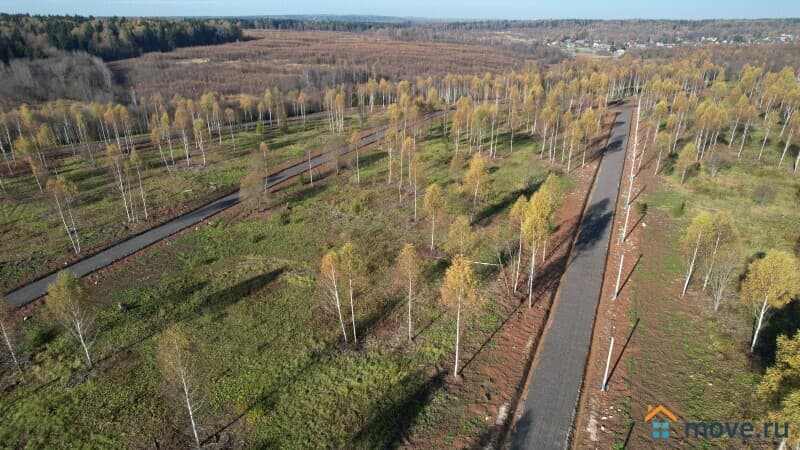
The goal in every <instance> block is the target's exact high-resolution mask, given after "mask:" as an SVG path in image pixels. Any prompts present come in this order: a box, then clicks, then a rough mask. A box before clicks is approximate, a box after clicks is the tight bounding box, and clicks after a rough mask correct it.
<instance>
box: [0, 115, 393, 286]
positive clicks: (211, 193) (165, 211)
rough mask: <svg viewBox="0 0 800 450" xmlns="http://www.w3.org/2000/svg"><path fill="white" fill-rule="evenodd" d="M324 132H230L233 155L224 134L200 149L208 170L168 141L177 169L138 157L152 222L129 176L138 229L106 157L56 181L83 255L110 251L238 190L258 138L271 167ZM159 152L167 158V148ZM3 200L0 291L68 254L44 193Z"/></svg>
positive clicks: (321, 128)
mask: <svg viewBox="0 0 800 450" xmlns="http://www.w3.org/2000/svg"><path fill="white" fill-rule="evenodd" d="M383 121H384V116H383V115H381V114H376V116H374V117H371V118H369V119H365V118H361V117H359V116H357V115H356V116H348V117H347V120H346V121H345V123H346V128H347V129H348V130H352V129H355V128H356V127H363V128H372V127H375V126H378V125H380V124H382V123H383ZM328 135H329V133H328V131H327V125H326V123H325V121H324V120H323V119H319V120H313V121H308V122H307V124H306V126H305V127H304V126H303V125H302V124H301V123H300V122H292V125H291V126H290V129H289V132H288V133H286V134H282V133H281V132H280V131H278V130H272V131H268V133H267V134H266V135H265V136H264V137H260V136H258V135H257V134H256V133H255V132H254V131H252V130H250V131H248V130H243V131H239V132H237V133H236V138H235V140H236V151H235V152H234V150H233V146H232V143H231V140H230V136H229V135H228V134H226V133H223V141H222V144H221V145H220V143H219V141H218V140H217V139H211V140H208V139H207V142H206V146H207V149H206V158H207V164H206V167H202V165H201V161H202V160H201V157H200V152H199V151H198V150H196V149H194V143H190V146H191V148H192V167H191V168H187V165H186V160H185V158H184V156H183V145H182V143H181V142H180V140H179V139H173V141H172V143H173V150H174V159H175V166H174V171H173V173H169V172H167V170H166V169H165V168H164V165H163V163H162V161H161V158H160V156H159V154H158V151H157V150H153V151H147V152H144V153H143V154H142V155H141V156H142V158H143V161H144V164H143V165H144V167H143V171H142V177H143V186H144V190H145V198H146V200H147V208H148V215H149V218H150V220H148V221H144V213H143V208H142V205H141V197H140V193H139V187H138V183H137V180H136V179H135V176H136V174H135V172H133V173H132V177H134V178H132V179H131V183H132V196H133V202H134V206H135V208H136V214H137V216H138V217H139V220H140V222H138V223H134V224H129V223H126V217H125V212H124V210H123V205H122V199H121V197H120V195H119V191H118V190H117V189H116V188H115V186H114V181H113V178H112V175H111V174H110V172H109V170H108V169H107V168H106V167H105V164H106V160H105V157H104V156H103V155H102V154H100V153H101V152H97V150H95V152H96V153H98V154H97V155H96V157H95V158H96V161H97V167H92V166H91V164H90V163H89V161H88V160H87V159H85V158H84V157H82V156H76V157H71V158H69V159H68V160H66V161H65V163H64V164H63V166H62V167H60V168H59V174H60V175H63V176H64V177H66V178H67V179H69V180H71V181H72V182H74V183H75V185H76V186H77V188H78V195H77V197H76V199H75V201H74V202H73V203H74V207H73V214H74V217H75V222H76V225H77V227H78V233H79V236H80V239H81V242H82V246H83V249H84V253H85V250H87V249H90V248H93V247H98V246H104V245H108V244H109V243H112V242H115V241H118V240H120V239H122V238H125V237H127V236H130V235H132V234H134V233H136V232H139V231H141V230H143V229H145V228H146V227H148V226H151V225H153V224H155V223H158V222H162V221H165V220H166V219H168V218H170V217H172V216H173V215H174V214H175V213H176V212H177V211H178V209H180V208H182V210H184V211H185V210H186V209H189V208H193V207H196V206H199V205H201V204H203V203H204V202H207V201H209V200H211V199H213V198H216V197H219V196H220V195H221V194H222V193H223V192H227V191H230V190H232V189H235V188H237V187H238V185H239V182H240V181H241V179H242V177H243V175H244V174H245V173H246V172H247V171H248V170H250V168H251V167H252V166H253V164H254V163H253V161H252V160H253V158H254V156H253V155H257V154H258V144H259V142H260V141H261V140H262V139H263V140H265V141H266V142H267V143H268V144H269V145H270V154H269V161H268V163H269V165H270V166H271V167H275V166H278V165H280V164H284V163H286V162H289V161H295V160H298V159H300V158H302V157H304V156H305V154H306V151H307V150H306V149H307V148H312V149H313V150H316V149H319V148H322V147H323V146H324V141H325V138H326V136H328ZM164 152H165V153H166V154H168V153H169V151H168V149H167V148H166V143H165V148H164ZM4 182H5V183H6V188H7V190H8V194H7V195H4V196H0V233H3V235H4V236H5V238H6V239H5V240H4V251H3V252H2V254H0V290H3V291H5V290H8V289H10V288H11V287H13V286H16V285H17V284H19V283H20V282H21V281H23V280H27V279H30V278H32V277H34V276H35V275H37V274H41V273H42V272H43V271H44V268H45V267H48V265H49V266H50V267H52V266H53V262H54V261H61V260H64V259H66V258H67V257H69V256H71V255H72V254H73V250H72V247H71V245H70V243H69V240H68V239H67V235H66V231H65V230H64V228H63V226H62V225H61V222H60V219H59V218H58V215H57V213H56V207H55V204H54V201H53V199H52V197H51V195H49V194H48V193H46V192H45V193H40V192H39V191H38V189H37V187H36V183H35V181H34V179H33V177H32V176H29V175H28V176H19V177H14V178H4Z"/></svg>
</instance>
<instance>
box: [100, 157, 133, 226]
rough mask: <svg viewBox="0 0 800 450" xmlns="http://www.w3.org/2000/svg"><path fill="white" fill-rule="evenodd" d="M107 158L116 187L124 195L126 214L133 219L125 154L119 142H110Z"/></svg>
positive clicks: (129, 220) (123, 205)
mask: <svg viewBox="0 0 800 450" xmlns="http://www.w3.org/2000/svg"><path fill="white" fill-rule="evenodd" d="M106 159H107V160H108V166H109V167H108V168H109V170H110V171H111V174H112V175H113V176H114V187H115V188H116V189H117V190H118V191H119V195H120V197H122V207H123V208H124V209H125V216H126V217H127V219H128V222H132V221H133V215H132V211H131V207H130V205H128V189H127V186H126V184H125V175H124V173H123V169H124V155H123V154H122V151H121V150H120V149H119V146H117V144H109V145H107V146H106Z"/></svg>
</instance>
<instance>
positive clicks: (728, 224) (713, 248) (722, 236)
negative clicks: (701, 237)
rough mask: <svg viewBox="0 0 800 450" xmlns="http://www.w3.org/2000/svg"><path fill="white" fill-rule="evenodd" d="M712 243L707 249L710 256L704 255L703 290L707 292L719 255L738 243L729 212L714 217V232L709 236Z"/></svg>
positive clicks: (722, 212) (721, 212) (719, 213)
mask: <svg viewBox="0 0 800 450" xmlns="http://www.w3.org/2000/svg"><path fill="white" fill-rule="evenodd" d="M709 238H710V239H711V241H710V242H709V243H708V244H709V245H708V248H707V249H706V250H707V252H708V254H707V255H703V256H704V258H703V266H704V268H705V273H706V274H705V277H704V278H703V290H704V291H705V290H706V286H707V285H708V280H709V277H710V276H711V272H712V271H713V270H714V265H715V264H716V263H717V262H718V260H719V258H718V255H719V253H720V251H721V250H725V249H726V248H727V247H729V246H732V245H734V244H735V242H736V230H735V229H734V227H733V217H732V216H731V214H730V213H729V212H727V211H720V212H718V213H717V214H715V215H714V223H713V231H712V234H711V236H709Z"/></svg>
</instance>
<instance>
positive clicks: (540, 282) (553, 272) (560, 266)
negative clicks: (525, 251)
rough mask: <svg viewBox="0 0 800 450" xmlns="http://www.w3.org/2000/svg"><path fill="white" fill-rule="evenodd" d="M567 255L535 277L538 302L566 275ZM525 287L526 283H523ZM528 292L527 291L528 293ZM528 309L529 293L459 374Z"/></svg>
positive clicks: (535, 297)
mask: <svg viewBox="0 0 800 450" xmlns="http://www.w3.org/2000/svg"><path fill="white" fill-rule="evenodd" d="M566 260H567V255H566V254H565V255H562V256H560V257H558V258H557V259H554V260H550V261H548V262H547V263H546V265H545V266H544V267H542V268H540V269H539V270H538V272H537V273H536V275H534V279H533V285H534V299H535V301H536V302H538V301H540V300H542V298H543V297H544V296H546V295H547V294H548V292H551V290H552V289H553V288H554V287H555V286H556V285H557V284H558V283H559V281H560V280H561V275H563V273H564V269H565V268H566V264H565V262H566ZM521 284H522V285H523V287H524V283H521ZM526 292H527V291H526ZM523 305H525V307H526V308H527V293H526V294H525V295H523V296H522V298H521V299H520V300H519V302H518V304H517V305H516V306H515V307H514V309H512V310H511V312H509V313H508V314H507V315H506V317H505V318H503V320H502V321H501V322H500V324H499V325H498V326H497V327H496V328H495V329H494V330H493V331H492V333H491V334H490V335H489V336H488V337H487V338H486V339H485V340H484V341H483V343H481V346H480V347H479V348H478V350H476V351H475V353H473V354H472V356H471V357H470V358H469V359H468V360H467V361H466V362H465V363H464V365H463V366H461V370H459V374H463V372H464V370H465V369H466V368H467V367H469V365H470V364H471V363H472V362H473V361H474V360H475V358H477V357H478V355H479V354H480V353H481V352H482V351H483V350H484V349H485V348H486V346H488V345H489V342H491V341H492V339H494V337H495V336H496V335H497V333H499V332H500V330H502V329H503V328H504V327H505V325H506V324H507V323H508V321H509V320H510V319H511V317H513V316H514V314H516V313H517V311H519V309H520V308H522V307H523Z"/></svg>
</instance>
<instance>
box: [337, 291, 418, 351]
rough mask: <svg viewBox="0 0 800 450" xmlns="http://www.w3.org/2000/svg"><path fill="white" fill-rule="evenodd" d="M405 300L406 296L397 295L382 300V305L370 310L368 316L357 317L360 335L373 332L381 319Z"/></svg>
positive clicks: (357, 327)
mask: <svg viewBox="0 0 800 450" xmlns="http://www.w3.org/2000/svg"><path fill="white" fill-rule="evenodd" d="M405 300H406V299H405V297H398V296H395V297H394V298H392V299H391V300H389V301H385V302H381V305H380V307H378V309H376V310H374V311H372V312H370V313H369V314H368V315H367V316H366V317H363V316H362V317H361V318H360V319H356V329H358V330H359V335H361V336H364V335H366V334H371V333H370V331H372V330H373V329H374V328H375V326H376V325H378V323H379V322H380V321H381V319H383V318H384V317H388V316H389V314H390V313H391V312H392V311H394V310H395V309H397V307H398V306H400V305H402V304H405ZM412 306H413V305H412ZM348 307H349V306H348ZM361 342H363V340H361V341H359V344H360V343H361Z"/></svg>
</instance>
